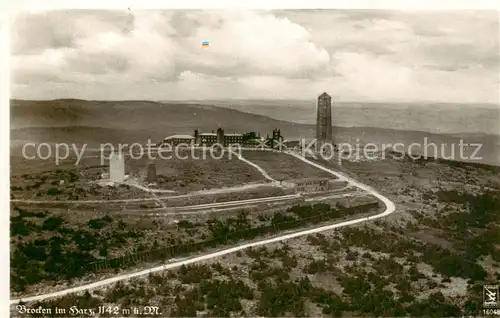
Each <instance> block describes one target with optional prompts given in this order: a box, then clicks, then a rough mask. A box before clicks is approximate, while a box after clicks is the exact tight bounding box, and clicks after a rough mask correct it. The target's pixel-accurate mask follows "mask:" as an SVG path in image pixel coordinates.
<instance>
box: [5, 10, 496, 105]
mask: <svg viewBox="0 0 500 318" xmlns="http://www.w3.org/2000/svg"><path fill="white" fill-rule="evenodd" d="M437 22H439V23H437ZM11 29H12V45H11V46H12V59H11V67H12V79H13V83H12V85H11V87H12V93H13V95H14V97H17V98H58V97H62V96H64V97H78V98H89V99H124V98H130V99H139V98H140V99H190V98H192V96H193V95H196V98H199V99H203V98H230V97H231V98H235V97H239V98H275V97H281V98H300V99H303V98H307V96H309V97H310V98H314V96H315V95H316V94H318V93H321V92H323V91H328V92H330V93H331V94H332V95H335V96H339V98H341V99H343V100H349V99H356V100H358V99H362V100H389V101H393V100H408V99H417V100H420V99H427V100H436V101H452V100H454V101H462V100H467V101H493V102H495V101H497V99H498V98H497V95H498V91H497V89H496V90H495V89H494V86H495V85H496V82H497V79H498V66H499V65H498V61H499V58H498V16H497V15H496V13H495V12H473V11H470V12H469V11H467V12H463V11H461V12H427V11H422V12H418V11H414V12H406V11H405V12H401V11H387V10H383V11H376V10H342V11H339V10H286V11H233V10H225V11H211V10H203V11H199V10H187V11H184V10H167V11H128V10H123V11H92V10H85V11H82V10H79V11H77V10H75V11H49V12H44V13H37V14H20V15H19V16H17V17H16V20H15V21H14V24H13V25H12V28H11ZM203 40H208V41H210V48H208V49H202V48H201V45H200V44H201V41H203ZM50 85H52V86H51V87H48V86H50ZM464 86H466V87H467V88H468V89H462V90H459V89H456V88H457V87H462V88H463V87H464ZM75 95H78V96H75Z"/></svg>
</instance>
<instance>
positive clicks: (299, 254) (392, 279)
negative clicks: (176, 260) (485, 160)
mask: <svg viewBox="0 0 500 318" xmlns="http://www.w3.org/2000/svg"><path fill="white" fill-rule="evenodd" d="M322 163H323V164H325V165H331V166H332V167H335V168H336V169H339V170H342V171H343V172H344V173H346V174H349V175H351V176H354V177H356V178H358V179H359V180H360V181H362V182H364V183H366V184H368V185H371V186H373V187H376V188H377V189H378V190H380V192H381V193H383V194H384V195H386V196H388V197H389V198H390V199H391V200H393V201H394V202H395V204H396V207H397V210H396V213H393V214H391V215H390V216H389V217H387V218H385V219H380V220H377V221H374V222H369V223H365V224H362V225H357V226H352V227H347V228H342V229H339V230H332V231H326V232H324V233H321V234H316V235H310V236H307V237H301V238H297V239H291V240H288V241H285V242H282V243H274V244H269V245H266V246H265V247H262V248H256V249H248V250H246V251H244V252H236V253H234V254H228V255H226V256H224V257H221V258H219V259H213V260H210V261H206V262H202V263H198V264H195V265H190V266H183V267H181V268H179V269H178V270H172V271H165V272H162V273H159V274H152V275H150V276H149V277H144V278H136V279H132V280H130V281H125V282H120V283H117V284H115V285H112V286H109V287H107V288H100V289H97V290H93V291H91V292H90V293H89V292H87V293H85V294H80V295H71V296H66V297H64V298H59V299H54V300H50V301H46V302H42V303H37V304H34V305H33V306H38V305H43V306H49V307H54V306H58V307H68V306H69V305H70V304H71V305H73V304H77V306H80V307H96V306H98V305H100V304H103V303H104V304H106V305H111V306H119V307H120V308H132V307H133V306H144V305H150V306H156V307H158V311H159V312H161V313H162V315H163V316H178V317H184V316H219V317H220V316H235V315H236V316H256V315H258V316H312V317H318V316H347V317H352V316H423V317H428V316H441V317H446V316H455V317H456V316H462V315H474V316H477V315H482V286H483V285H484V284H496V283H497V282H498V281H499V280H500V270H499V268H500V213H498V212H499V211H500V186H499V185H500V183H499V181H500V180H499V178H500V169H499V168H497V167H492V166H486V165H472V164H462V163H456V162H449V161H436V160H425V159H422V160H412V159H410V158H406V159H405V160H394V159H386V160H383V161H371V162H366V161H365V162H357V163H352V162H345V163H344V164H343V165H342V166H338V165H336V164H334V163H330V162H322ZM321 206H322V205H318V206H316V207H308V208H306V210H307V211H308V212H307V213H306V214H307V215H311V213H312V212H314V211H316V209H318V207H321ZM324 208H326V207H324ZM294 209H297V208H294ZM294 209H292V211H293V210H294ZM292 213H293V212H292ZM300 214H301V213H299V215H300ZM313 214H314V213H313ZM242 220H243V216H241V217H240V223H239V224H246V223H245V222H244V221H242ZM221 222H222V221H221ZM235 222H236V221H235ZM122 315H124V316H126V315H127V314H126V312H122Z"/></svg>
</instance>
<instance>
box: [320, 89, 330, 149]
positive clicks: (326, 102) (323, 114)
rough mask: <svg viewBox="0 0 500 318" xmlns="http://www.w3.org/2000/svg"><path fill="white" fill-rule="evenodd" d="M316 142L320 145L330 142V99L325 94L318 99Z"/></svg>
mask: <svg viewBox="0 0 500 318" xmlns="http://www.w3.org/2000/svg"><path fill="white" fill-rule="evenodd" d="M316 111H317V117H316V140H317V142H318V143H320V144H324V143H331V142H332V98H331V97H330V95H328V94H327V93H323V94H321V95H319V97H318V106H317V110H316Z"/></svg>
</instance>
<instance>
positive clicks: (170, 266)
mask: <svg viewBox="0 0 500 318" xmlns="http://www.w3.org/2000/svg"><path fill="white" fill-rule="evenodd" d="M287 153H288V154H289V155H292V156H294V157H296V158H298V159H300V160H302V161H304V162H305V163H308V164H310V165H312V166H314V167H316V168H318V169H321V170H323V171H326V172H329V173H331V174H332V175H335V176H337V177H338V178H340V179H343V180H347V181H348V182H350V183H351V184H353V185H355V186H357V187H358V188H360V189H363V190H365V191H367V192H369V193H370V194H371V195H373V196H375V197H376V198H378V199H379V200H380V201H382V202H383V203H384V204H385V207H386V208H385V211H383V212H382V213H379V214H377V215H372V216H369V217H362V218H359V219H355V220H350V221H345V222H341V223H337V224H331V225H325V226H321V227H318V228H314V229H309V230H304V231H300V232H295V233H290V234H285V235H281V236H277V237H274V238H270V239H265V240H261V241H257V242H251V243H246V244H242V245H239V246H235V247H231V248H227V249H224V250H221V251H217V252H214V253H210V254H206V255H202V256H197V257H193V258H190V259H185V260H181V261H176V262H174V263H170V264H165V265H161V266H157V267H153V268H150V269H145V270H142V271H138V272H133V273H128V274H122V275H118V276H116V277H112V278H108V279H104V280H101V281H97V282H94V283H90V284H86V285H82V286H76V287H72V288H68V289H64V290H61V291H57V292H52V293H47V294H42V295H37V296H31V297H26V298H21V299H11V300H10V304H16V303H18V302H19V301H20V300H22V301H24V302H31V301H40V300H45V299H49V298H54V297H61V296H65V295H68V294H72V293H79V292H82V291H86V290H90V289H94V288H98V287H102V286H106V285H109V284H113V283H116V282H118V281H122V280H127V279H130V278H134V277H139V276H144V275H148V274H150V273H155V272H160V271H164V270H168V269H173V268H177V267H180V266H182V265H188V264H193V263H197V262H202V261H205V260H209V259H212V258H216V257H220V256H224V255H227V254H230V253H234V252H237V251H241V250H244V249H247V248H251V247H256V246H261V245H266V244H271V243H276V242H281V241H285V240H289V239H292V238H296V237H301V236H305V235H310V234H314V233H319V232H323V231H328V230H332V229H336V228H341V227H345V226H349V225H353V224H358V223H363V222H366V221H368V220H375V219H379V218H383V217H385V216H388V215H389V214H391V213H393V212H394V211H395V210H396V206H395V205H394V203H393V202H392V201H391V200H389V199H388V198H386V197H384V196H383V195H381V194H379V193H378V192H377V191H375V190H374V189H372V188H371V187H369V186H367V185H365V184H362V183H360V182H358V181H356V180H354V179H352V178H350V177H348V176H346V175H344V174H342V173H339V172H335V171H333V170H330V169H328V168H325V167H323V166H321V165H319V164H317V163H314V162H312V161H310V160H307V159H306V158H304V157H302V156H300V155H298V154H295V153H292V152H287Z"/></svg>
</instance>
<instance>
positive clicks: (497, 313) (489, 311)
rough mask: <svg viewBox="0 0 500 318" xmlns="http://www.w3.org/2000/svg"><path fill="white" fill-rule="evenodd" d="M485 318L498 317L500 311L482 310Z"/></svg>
mask: <svg viewBox="0 0 500 318" xmlns="http://www.w3.org/2000/svg"><path fill="white" fill-rule="evenodd" d="M483 315H485V316H500V309H483Z"/></svg>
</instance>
